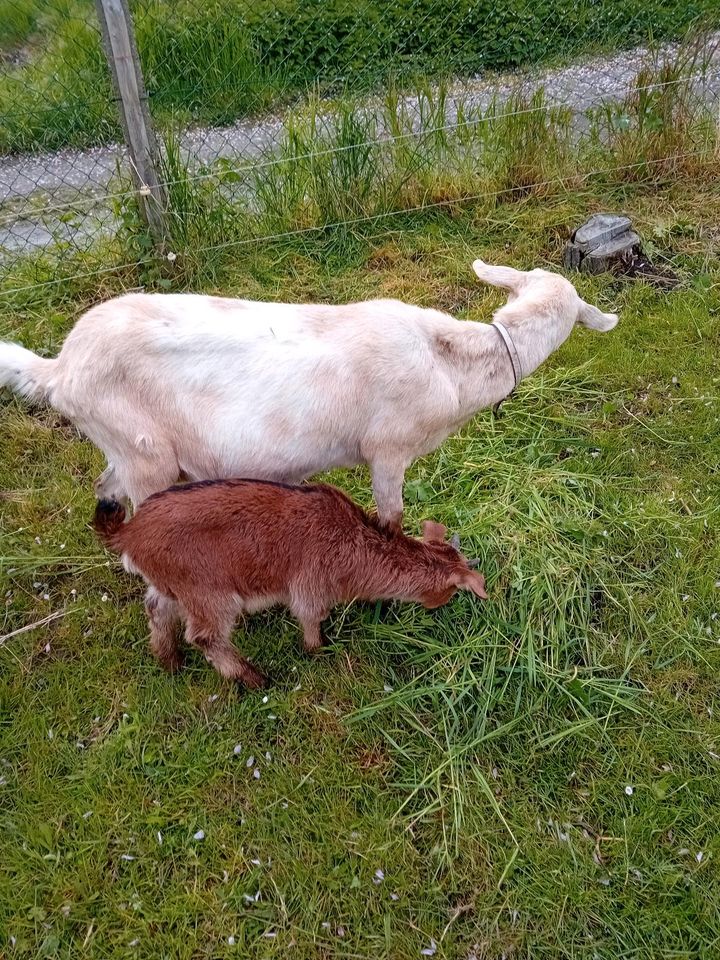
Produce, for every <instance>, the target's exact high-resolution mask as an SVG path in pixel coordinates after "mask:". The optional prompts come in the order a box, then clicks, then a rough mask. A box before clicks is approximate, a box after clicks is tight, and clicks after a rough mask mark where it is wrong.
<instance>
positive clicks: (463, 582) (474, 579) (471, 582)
mask: <svg viewBox="0 0 720 960" xmlns="http://www.w3.org/2000/svg"><path fill="white" fill-rule="evenodd" d="M458 586H459V587H460V589H461V590H469V591H470V592H471V593H474V594H475V596H476V597H480V599H481V600H487V599H488V595H487V591H486V590H485V577H484V576H483V575H482V574H481V573H478V572H477V571H476V570H468V571H467V572H466V573H463V574H462V575H461V577H460V579H459V580H458Z"/></svg>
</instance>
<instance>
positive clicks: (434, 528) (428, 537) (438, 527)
mask: <svg viewBox="0 0 720 960" xmlns="http://www.w3.org/2000/svg"><path fill="white" fill-rule="evenodd" d="M422 532H423V540H424V541H425V543H442V542H443V541H444V539H445V535H446V533H447V527H444V526H443V525H442V524H441V523H435V521H434V520H425V522H424V523H423V525H422Z"/></svg>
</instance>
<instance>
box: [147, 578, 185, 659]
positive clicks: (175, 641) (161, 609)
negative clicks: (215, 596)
mask: <svg viewBox="0 0 720 960" xmlns="http://www.w3.org/2000/svg"><path fill="white" fill-rule="evenodd" d="M145 610H146V612H147V615H148V620H149V621H150V649H151V650H152V652H153V654H154V655H155V658H156V659H157V660H158V662H159V663H160V664H161V665H162V666H163V667H165V669H166V670H169V671H170V673H176V672H177V671H178V670H179V669H180V668H181V667H182V665H183V655H182V653H181V651H180V643H179V638H178V635H177V627H178V623H179V621H180V609H179V608H178V605H177V603H176V602H175V601H174V600H172V599H171V598H170V597H167V596H165V594H164V593H160V591H159V590H156V589H155V587H149V588H148V591H147V593H146V594H145Z"/></svg>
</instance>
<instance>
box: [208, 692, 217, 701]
mask: <svg viewBox="0 0 720 960" xmlns="http://www.w3.org/2000/svg"><path fill="white" fill-rule="evenodd" d="M219 698H220V694H219V693H211V694H210V696H209V697H208V703H215V701H216V700H218V699H219Z"/></svg>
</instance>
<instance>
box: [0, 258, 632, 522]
mask: <svg viewBox="0 0 720 960" xmlns="http://www.w3.org/2000/svg"><path fill="white" fill-rule="evenodd" d="M473 268H474V270H475V273H476V274H477V275H478V277H479V278H480V279H481V280H484V281H485V282H486V283H489V284H492V285H494V286H497V287H502V288H504V289H506V290H508V291H509V294H510V295H509V298H508V302H507V304H506V305H505V306H503V307H502V308H501V309H500V310H498V311H497V313H496V314H495V319H494V321H493V323H492V324H484V323H472V322H467V321H465V322H463V321H458V320H455V319H454V318H453V317H451V316H449V315H447V314H445V313H441V312H439V311H437V310H430V309H424V308H421V307H415V306H411V305H410V304H406V303H401V302H399V301H397V300H369V301H367V302H364V303H353V304H348V305H346V306H320V305H315V304H312V305H294V304H285V303H257V302H251V301H247V300H230V299H223V298H220V297H211V296H199V295H194V294H128V295H126V296H123V297H119V298H117V299H115V300H110V301H108V302H106V303H102V304H100V305H98V306H96V307H93V308H92V309H91V310H88V312H87V313H85V314H84V315H83V316H82V317H81V318H80V319H79V320H78V321H77V323H76V324H75V326H74V328H73V329H72V330H71V332H70V334H69V335H68V337H67V339H66V340H65V343H64V344H63V347H62V349H61V351H60V353H59V355H58V357H57V358H56V359H54V360H49V359H43V358H41V357H38V356H36V355H35V354H34V353H31V352H30V351H29V350H26V349H24V348H23V347H21V346H18V345H16V344H12V343H0V387H1V386H9V387H10V388H11V389H12V390H15V391H16V392H17V393H19V394H21V395H23V396H25V397H27V398H29V399H31V400H46V401H47V402H49V403H50V405H51V406H53V407H54V408H55V409H56V410H58V411H59V412H60V413H62V414H64V415H65V416H66V417H68V418H69V419H70V420H72V421H73V423H75V425H76V426H77V427H78V428H79V429H80V430H81V431H82V432H83V433H85V434H86V435H87V436H88V437H89V438H90V439H91V440H92V441H93V443H95V444H96V445H97V446H98V447H99V448H100V449H101V450H102V451H103V453H104V454H105V456H106V457H107V461H108V467H107V469H106V470H105V471H104V472H103V473H102V474H101V476H100V477H99V478H98V480H97V481H96V484H95V488H96V493H97V495H98V496H102V497H108V498H113V497H114V498H115V499H118V500H126V499H128V498H129V499H130V500H131V501H132V502H133V503H134V504H136V505H137V504H139V503H140V502H141V501H142V500H144V499H145V498H146V497H148V496H149V495H150V494H151V493H155V492H156V491H158V490H162V489H164V488H165V487H167V486H168V485H169V484H172V483H174V482H176V481H177V480H178V479H179V478H187V479H192V480H200V479H207V478H220V477H249V478H255V479H266V480H284V481H288V482H298V481H300V480H302V479H304V478H306V477H309V476H311V475H312V474H315V473H318V472H319V471H321V470H327V469H329V468H331V467H351V466H355V465H356V464H359V463H367V464H368V465H369V467H370V470H371V473H372V485H373V493H374V495H375V502H376V504H377V509H378V513H379V515H380V518H381V519H382V520H383V522H384V523H386V524H388V525H399V524H400V522H401V519H402V509H403V501H402V487H403V477H404V474H405V470H406V469H407V467H408V466H409V464H410V463H411V462H412V461H413V460H414V459H415V458H416V457H419V456H421V455H423V454H426V453H429V452H430V451H431V450H434V449H435V448H436V447H437V446H439V444H440V443H442V441H443V440H445V438H446V437H447V436H448V435H449V434H451V433H453V432H454V431H455V430H457V429H458V428H459V427H461V426H462V425H463V424H464V423H466V422H467V421H468V420H469V419H470V418H471V417H472V416H473V414H475V413H476V412H477V411H478V410H481V409H482V408H484V407H489V406H491V405H493V404H496V403H498V402H499V401H501V400H502V399H503V398H504V397H506V396H507V395H508V394H509V393H511V392H512V390H513V389H514V387H515V386H516V385H517V383H518V382H519V380H520V379H521V378H522V377H524V376H527V375H528V374H530V373H532V372H533V370H535V369H536V367H538V366H539V365H540V364H541V363H542V362H543V360H545V359H546V358H547V357H548V356H550V354H551V353H552V352H553V351H554V350H556V349H557V348H558V347H559V346H560V344H561V343H562V342H563V341H564V340H565V339H566V338H567V337H568V336H569V335H570V332H571V331H572V329H573V326H574V325H575V323H576V322H579V323H581V324H584V325H585V326H586V327H592V328H593V329H595V330H610V329H612V328H613V327H614V326H615V324H616V323H617V319H618V318H617V316H616V315H615V314H610V313H602V312H601V311H600V310H598V309H597V307H594V306H591V305H590V304H588V303H585V301H583V300H582V299H581V298H580V297H579V296H578V294H577V292H576V291H575V288H574V287H573V285H572V284H571V283H570V282H569V281H568V280H565V279H564V278H563V277H561V276H559V275H558V274H554V273H549V272H547V271H545V270H531V271H529V272H527V273H525V272H522V271H519V270H513V269H511V268H509V267H492V266H489V265H487V264H485V263H483V262H482V261H481V260H476V261H475V263H474V264H473Z"/></svg>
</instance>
